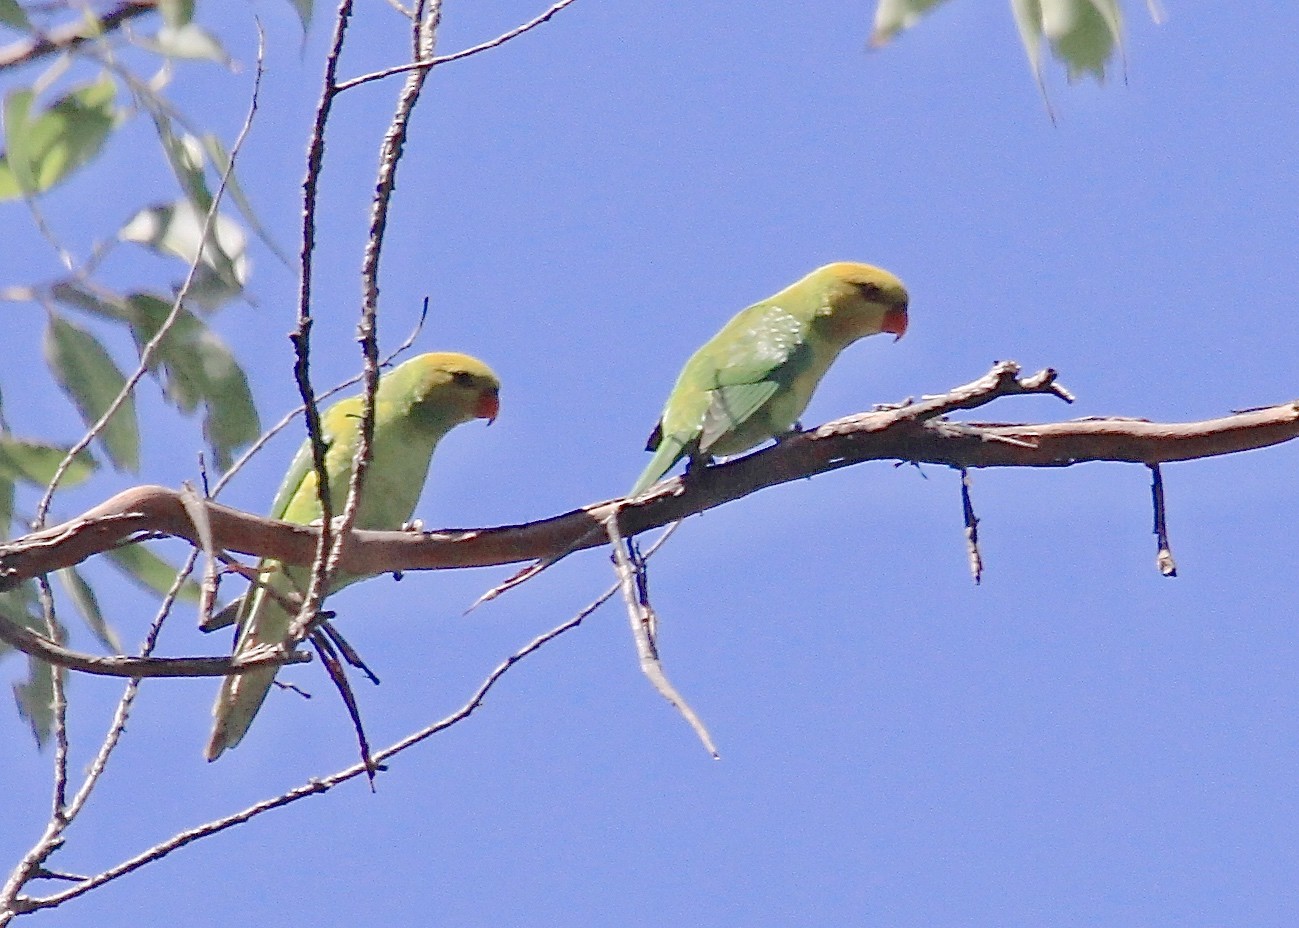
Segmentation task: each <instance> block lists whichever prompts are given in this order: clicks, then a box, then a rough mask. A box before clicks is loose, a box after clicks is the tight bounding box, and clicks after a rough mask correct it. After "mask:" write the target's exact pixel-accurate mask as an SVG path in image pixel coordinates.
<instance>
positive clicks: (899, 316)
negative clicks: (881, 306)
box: [880, 306, 907, 341]
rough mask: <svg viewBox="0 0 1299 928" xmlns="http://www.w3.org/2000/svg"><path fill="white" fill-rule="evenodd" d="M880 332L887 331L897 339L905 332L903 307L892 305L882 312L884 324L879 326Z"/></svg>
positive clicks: (905, 318) (904, 311) (905, 312)
mask: <svg viewBox="0 0 1299 928" xmlns="http://www.w3.org/2000/svg"><path fill="white" fill-rule="evenodd" d="M880 331H881V332H888V333H889V334H890V335H893V336H895V337H894V339H893V340H894V341H897V340H898V339H899V338H901V337H902V336H903V335H906V334H907V311H906V309H905V308H900V307H896V306H895V307H894V308H893V309H890V310H889V311H888V312H886V313H885V314H884V324H883V325H882V326H880Z"/></svg>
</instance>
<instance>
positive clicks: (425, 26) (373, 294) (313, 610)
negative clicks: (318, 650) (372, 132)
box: [288, 0, 442, 645]
mask: <svg viewBox="0 0 1299 928" xmlns="http://www.w3.org/2000/svg"><path fill="white" fill-rule="evenodd" d="M441 18H442V3H441V0H434V2H431V3H430V4H429V5H428V9H427V11H426V12H425V13H424V15H423V16H422V17H421V18H420V19H419V21H418V22H417V23H415V24H414V26H413V35H412V42H413V54H414V55H415V57H420V56H421V55H430V54H432V52H433V48H434V47H435V43H436V41H437V28H438V24H439V22H440V21H441ZM427 73H428V72H427V71H415V72H412V73H411V74H410V75H408V76H407V78H406V83H405V85H404V86H403V87H402V91H401V93H400V94H399V95H398V99H397V106H396V109H395V110H394V112H393V117H392V121H391V122H390V123H389V125H388V131H387V132H385V133H384V137H383V142H382V144H381V145H380V148H379V172H378V177H377V179H376V181H375V192H374V200H373V202H372V205H371V211H370V231H369V235H368V236H367V237H366V241H365V249H364V253H363V257H362V260H361V319H360V322H359V323H358V324H357V340H358V341H359V342H360V345H361V358H362V362H363V377H362V385H363V387H364V389H363V391H362V399H361V419H360V422H359V423H358V428H357V443H356V452H355V454H354V455H353V457H352V472H351V476H350V479H349V481H348V486H347V498H346V501H345V502H344V504H343V514H342V517H341V518H340V519H339V523H338V525H337V527H336V528H334V527H331V531H333V532H334V537H333V538H332V539H331V540H330V541H331V543H330V544H329V545H328V546H326V538H327V536H328V535H329V532H328V531H322V533H321V548H322V552H321V553H322V554H324V552H325V551H326V550H327V551H328V556H327V557H326V558H325V559H324V560H323V562H317V563H315V564H313V567H312V576H311V584H310V586H308V588H307V595H306V598H305V601H304V602H303V604H302V609H301V610H300V611H299V612H298V614H297V616H296V617H295V618H294V620H293V624H292V625H291V626H290V628H289V635H288V641H289V643H290V645H292V644H296V643H297V642H300V641H302V640H303V638H304V637H305V636H307V635H309V634H310V633H311V630H312V629H313V628H314V626H315V625H316V624H317V623H318V622H319V621H320V617H319V612H320V604H321V603H322V602H323V600H324V598H325V596H326V595H327V593H328V590H329V585H330V582H331V581H332V579H333V577H334V575H335V574H336V573H337V571H338V564H339V561H340V560H341V559H342V556H343V548H344V542H345V540H346V539H347V536H348V534H349V533H350V531H351V529H352V526H353V524H355V522H356V515H357V512H358V511H359V507H360V504H361V492H362V489H363V487H364V485H365V478H366V475H367V474H368V473H369V470H370V465H371V463H372V460H373V457H374V447H373V446H374V418H375V403H374V398H375V395H376V393H377V392H378V389H379V339H378V325H379V261H380V258H381V256H382V254H383V242H384V233H385V232H386V230H387V228H388V211H389V207H390V206H391V203H392V196H393V193H394V191H395V190H396V188H397V165H398V163H399V162H400V161H401V155H402V149H403V148H404V146H405V143H406V134H407V131H408V127H409V124H410V116H411V113H412V112H413V111H414V109H415V104H416V103H417V102H418V101H419V96H420V91H421V90H422V89H423V86H424V79H425V77H426V76H427ZM332 80H333V76H332V74H331V76H330V81H331V86H332ZM313 442H314V439H313ZM317 473H318V474H319V476H320V477H321V479H322V481H323V480H324V479H325V478H324V474H323V453H322V454H321V455H320V458H319V459H318V461H317ZM319 491H320V496H321V502H322V517H323V520H324V522H325V523H326V524H327V525H328V524H329V523H330V520H331V513H330V510H329V509H327V508H325V507H324V505H323V503H324V502H325V500H326V497H328V488H327V487H326V486H325V485H324V484H323V483H322V484H321V486H320V487H319Z"/></svg>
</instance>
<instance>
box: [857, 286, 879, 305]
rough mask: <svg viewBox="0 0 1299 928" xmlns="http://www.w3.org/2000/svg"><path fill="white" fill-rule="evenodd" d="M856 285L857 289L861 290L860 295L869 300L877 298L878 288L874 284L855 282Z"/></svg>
mask: <svg viewBox="0 0 1299 928" xmlns="http://www.w3.org/2000/svg"><path fill="white" fill-rule="evenodd" d="M856 286H857V289H858V290H859V291H860V292H861V295H862V296H864V297H865V298H866V299H868V300H871V301H878V300H879V298H880V288H879V287H877V286H875V284H866V283H862V284H857V285H856Z"/></svg>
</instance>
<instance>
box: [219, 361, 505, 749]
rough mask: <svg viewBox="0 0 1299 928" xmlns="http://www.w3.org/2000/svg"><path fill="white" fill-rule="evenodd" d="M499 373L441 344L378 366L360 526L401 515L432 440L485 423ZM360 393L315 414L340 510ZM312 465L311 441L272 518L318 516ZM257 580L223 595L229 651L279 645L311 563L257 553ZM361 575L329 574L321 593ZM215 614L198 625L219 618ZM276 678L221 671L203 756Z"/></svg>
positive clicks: (496, 402) (304, 520) (417, 486)
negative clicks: (235, 628)
mask: <svg viewBox="0 0 1299 928" xmlns="http://www.w3.org/2000/svg"><path fill="white" fill-rule="evenodd" d="M499 397H500V381H498V380H497V379H496V375H495V374H493V373H492V371H491V369H490V368H489V367H487V365H486V364H484V363H483V362H481V361H479V360H478V359H477V358H471V357H469V356H468V355H463V354H454V353H450V352H442V353H434V354H422V355H420V356H419V357H416V358H412V359H411V360H409V361H407V362H406V363H404V364H402V365H400V366H399V367H397V368H395V369H393V370H391V371H389V372H388V373H386V374H384V375H383V376H382V377H381V378H380V380H379V389H378V392H377V393H376V395H375V418H374V442H373V445H372V447H373V449H374V457H373V463H372V464H371V466H370V470H369V472H368V473H367V474H366V480H365V484H364V486H363V487H362V492H361V501H360V505H359V506H358V508H357V512H356V522H355V527H356V528H359V529H399V528H401V527H402V526H403V525H404V524H406V522H408V521H409V519H410V517H411V514H412V513H413V512H414V511H415V504H416V503H417V502H418V501H419V496H420V492H421V490H422V489H423V487H424V478H425V476H426V475H427V474H428V467H429V461H430V460H431V459H432V457H433V449H435V448H436V447H437V443H438V442H439V441H440V440H441V439H442V436H444V435H446V433H447V432H449V431H451V429H453V428H455V427H456V426H457V425H460V424H461V423H462V422H469V421H470V420H472V419H486V420H488V423H489V424H490V423H491V421H492V420H494V419H495V418H496V414H497V412H498V410H499V408H500V398H499ZM361 404H362V398H361V397H360V396H353V397H350V398H348V399H345V400H341V401H340V402H338V403H335V404H334V405H333V406H331V407H329V409H327V410H326V411H325V413H324V415H323V416H321V426H322V429H323V432H324V438H325V441H326V442H327V444H328V451H327V452H326V454H325V469H326V472H327V473H328V474H329V494H330V499H331V501H332V503H333V511H334V514H335V515H339V514H341V513H342V509H343V505H344V503H345V501H346V499H347V487H348V482H349V479H350V477H351V473H352V457H353V455H354V454H355V453H356V446H357V442H358V440H359V436H360V422H361ZM316 485H317V480H316V472H315V469H314V468H313V466H312V459H311V445H310V443H309V442H307V443H304V444H303V445H302V447H301V449H299V451H298V454H297V457H295V458H294V459H293V463H292V464H291V465H290V466H289V472H288V473H287V474H286V475H285V477H284V482H283V483H282V484H281V485H280V490H279V493H277V494H276V496H275V502H274V503H273V504H272V505H271V513H270V515H271V518H273V519H280V520H282V521H285V522H297V523H299V524H302V525H307V524H310V523H312V522H319V521H320V519H321V511H320V500H319V499H318V497H317V495H316ZM258 571H259V576H260V578H261V583H262V584H264V585H265V586H268V587H270V588H271V589H272V590H274V591H276V592H278V593H280V594H281V599H277V598H276V597H275V596H273V595H267V591H266V590H265V589H263V588H262V587H257V588H254V589H251V590H249V592H248V593H247V594H245V595H244V597H243V598H242V600H240V601H237V602H236V603H234V604H232V607H227V608H228V609H231V608H233V609H234V610H235V621H237V622H238V625H239V632H238V638H237V640H236V643H235V654H236V655H238V654H244V653H246V652H248V651H250V650H252V649H253V648H254V647H256V646H258V645H261V644H266V643H270V644H278V643H280V642H282V641H284V639H285V637H286V636H287V635H288V631H289V626H290V625H291V624H292V622H293V619H294V615H295V613H294V612H293V611H289V610H286V608H285V604H284V602H283V599H284V598H287V599H288V600H290V601H292V600H295V599H300V598H301V596H303V595H304V594H305V593H306V588H307V585H308V584H309V583H310V580H311V571H310V569H309V568H306V567H297V566H285V565H283V564H281V563H280V562H278V561H274V560H269V559H267V560H263V561H262V562H261V563H260V564H259V565H258ZM360 579H363V578H362V577H356V576H350V575H341V576H335V577H334V578H333V582H332V583H331V585H330V592H334V591H337V590H338V589H340V588H342V587H344V586H346V585H348V584H349V583H353V582H355V581H357V580H360ZM221 624H223V623H222V622H221V621H220V618H219V617H218V619H217V621H215V622H213V623H211V624H209V625H208V626H207V628H209V629H211V628H216V627H220V626H221ZM274 679H275V668H269V669H258V670H252V671H249V672H247V673H243V674H234V675H231V676H228V677H226V678H225V680H224V682H223V683H222V685H221V692H220V693H219V694H218V695H217V700H216V705H214V706H213V707H212V715H213V718H214V719H215V722H214V724H213V726H212V737H211V739H210V740H209V741H208V746H207V759H208V760H210V761H211V760H216V759H217V758H218V757H220V756H221V752H222V751H224V750H226V748H232V747H234V746H235V745H237V744H238V743H239V742H240V740H241V739H242V738H243V737H244V734H245V733H247V731H248V726H249V725H251V724H252V721H253V717H254V716H255V715H256V714H257V710H258V709H259V708H260V707H261V704H262V700H263V699H265V698H266V693H267V692H268V691H269V690H270V688H271V681H272V680H274Z"/></svg>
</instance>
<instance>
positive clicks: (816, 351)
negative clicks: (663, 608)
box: [627, 261, 907, 497]
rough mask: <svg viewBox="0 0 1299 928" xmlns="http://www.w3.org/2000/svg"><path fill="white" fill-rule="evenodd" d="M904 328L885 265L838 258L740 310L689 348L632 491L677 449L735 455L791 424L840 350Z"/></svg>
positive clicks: (903, 311) (666, 466)
mask: <svg viewBox="0 0 1299 928" xmlns="http://www.w3.org/2000/svg"><path fill="white" fill-rule="evenodd" d="M906 330H907V291H906V288H905V287H904V286H902V281H900V280H898V279H897V278H896V277H894V276H893V275H892V274H890V273H889V272H888V271H885V270H881V269H880V268H877V267H872V266H870V265H869V264H856V263H853V262H850V261H840V262H837V263H835V264H827V265H826V266H825V267H821V268H817V269H816V270H815V271H813V272H812V273H810V274H808V275H807V276H806V277H804V278H803V279H802V280H800V281H798V282H797V283H795V284H792V285H790V286H788V287H786V288H785V289H784V290H781V291H780V292H779V293H777V294H776V295H775V296H771V297H768V298H767V299H765V300H763V301H762V302H760V303H754V304H753V305H752V306H750V307H749V308H748V309H744V310H741V311H740V313H739V314H738V315H736V316H735V318H733V319H732V320H731V321H730V322H728V323H726V325H725V326H723V327H722V330H721V331H720V332H718V333H717V334H716V335H714V336H713V337H712V338H711V339H710V340H709V341H708V342H707V343H705V344H704V346H703V347H702V348H700V349H699V350H698V351H696V352H695V353H694V354H693V355H691V357H690V360H689V361H687V362H686V366H685V367H684V368H682V370H681V374H680V376H678V377H677V382H676V386H674V387H673V388H672V393H671V394H670V395H669V396H668V401H667V405H665V406H664V407H663V415H662V416H661V417H660V418H659V423H658V425H656V426H655V427H654V431H653V432H652V433H651V434H650V437H649V441H648V442H647V443H646V446H645V450H647V451H653V452H654V457H653V458H651V459H650V462H649V465H648V466H647V467H646V468H645V470H644V472H642V473H641V475H640V479H638V480H637V481H636V483H635V485H633V486H632V488H631V492H629V493H628V494H627V495H628V496H629V497H630V496H637V495H639V494H640V493H642V492H644V491H645V490H646V489H648V488H649V487H650V486H651V485H653V484H654V483H655V482H656V481H657V480H659V478H661V477H662V476H663V475H664V474H666V473H667V472H668V471H669V470H670V469H671V468H672V465H673V464H675V463H676V462H677V461H679V460H681V459H682V458H683V457H687V456H689V457H690V459H691V461H692V462H694V461H697V460H703V461H707V459H708V458H710V457H711V456H712V455H718V454H738V453H739V452H741V451H747V450H748V449H750V448H752V447H754V446H756V445H760V444H762V443H763V442H764V441H766V440H767V439H768V438H776V437H778V436H780V435H783V434H785V433H786V432H788V431H790V429H792V428H794V425H795V423H796V422H797V421H798V417H799V416H801V415H802V414H803V410H804V409H806V408H807V404H808V401H809V400H811V398H812V391H813V390H815V389H816V385H817V384H818V383H820V382H821V378H822V377H824V376H825V372H826V371H827V370H828V369H829V368H830V365H831V364H832V363H833V362H834V359H835V358H836V357H838V356H839V352H840V351H843V349H845V348H847V347H848V346H849V345H851V344H852V343H853V342H855V341H856V340H857V339H859V338H863V337H865V336H867V335H876V334H878V333H880V332H889V333H891V334H893V335H896V336H897V337H898V338H901V337H902V335H903V333H904V332H906Z"/></svg>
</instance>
